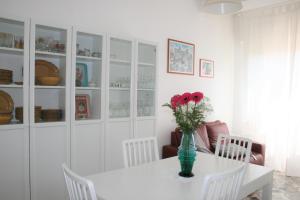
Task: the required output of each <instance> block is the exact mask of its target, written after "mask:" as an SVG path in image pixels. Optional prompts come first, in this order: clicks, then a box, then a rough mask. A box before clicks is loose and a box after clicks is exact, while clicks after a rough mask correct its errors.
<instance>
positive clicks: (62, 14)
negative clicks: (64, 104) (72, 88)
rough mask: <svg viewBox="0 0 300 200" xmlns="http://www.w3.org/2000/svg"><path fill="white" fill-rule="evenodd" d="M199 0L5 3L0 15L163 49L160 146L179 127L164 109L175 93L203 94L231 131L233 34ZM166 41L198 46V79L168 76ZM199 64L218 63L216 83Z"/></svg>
mask: <svg viewBox="0 0 300 200" xmlns="http://www.w3.org/2000/svg"><path fill="white" fill-rule="evenodd" d="M200 4H201V3H200V2H199V0H1V3H0V13H1V14H0V15H2V16H6V15H9V16H21V17H32V18H33V19H38V20H45V22H47V21H50V22H52V21H53V22H63V23H68V24H71V25H79V26H83V27H88V28H94V29H99V30H101V31H104V32H111V33H115V34H121V35H122V34H124V35H128V36H132V37H137V38H141V39H145V40H150V41H154V42H158V43H159V47H160V51H159V77H158V86H159V92H158V104H159V105H158V107H159V109H158V110H159V113H158V125H157V132H158V136H159V143H160V145H163V144H167V143H169V140H170V134H169V133H170V131H171V130H173V129H174V127H175V124H174V120H173V117H172V115H171V112H170V111H169V110H168V109H167V108H162V107H161V106H160V105H162V104H163V103H165V102H167V101H169V99H170V97H171V96H172V95H174V94H175V93H183V92H185V91H191V92H193V91H199V90H200V91H203V92H204V93H205V94H206V95H207V96H208V97H209V98H211V101H212V105H213V107H214V110H215V111H214V113H213V115H212V116H211V117H210V119H221V120H222V121H225V122H227V123H228V124H229V126H231V121H232V110H233V28H232V19H231V17H229V16H226V17H219V16H213V15H208V14H203V13H201V12H200V11H199V6H200ZM167 38H173V39H178V40H183V41H187V42H192V43H194V44H195V45H196V56H195V58H196V60H195V75H194V76H187V75H175V74H168V73H166V67H167V66H166V65H167V64H166V63H167V57H166V56H167V53H166V52H167V48H166V47H167ZM199 58H207V59H212V60H214V61H215V78H214V79H204V78H199V76H198V74H199V67H198V65H199Z"/></svg>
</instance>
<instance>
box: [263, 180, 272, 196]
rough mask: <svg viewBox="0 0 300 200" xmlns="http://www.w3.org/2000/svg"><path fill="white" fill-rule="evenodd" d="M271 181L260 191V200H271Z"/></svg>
mask: <svg viewBox="0 0 300 200" xmlns="http://www.w3.org/2000/svg"><path fill="white" fill-rule="evenodd" d="M272 187H273V181H270V182H269V183H268V184H267V185H265V186H264V187H263V189H262V200H272Z"/></svg>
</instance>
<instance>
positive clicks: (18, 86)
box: [0, 84, 23, 88]
mask: <svg viewBox="0 0 300 200" xmlns="http://www.w3.org/2000/svg"><path fill="white" fill-rule="evenodd" d="M0 88H23V85H16V84H9V85H6V84H0Z"/></svg>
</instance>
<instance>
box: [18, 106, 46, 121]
mask: <svg viewBox="0 0 300 200" xmlns="http://www.w3.org/2000/svg"><path fill="white" fill-rule="evenodd" d="M15 114H16V119H17V120H19V121H20V122H23V107H16V110H15ZM41 116H42V107H41V106H35V107H34V121H35V122H40V121H41Z"/></svg>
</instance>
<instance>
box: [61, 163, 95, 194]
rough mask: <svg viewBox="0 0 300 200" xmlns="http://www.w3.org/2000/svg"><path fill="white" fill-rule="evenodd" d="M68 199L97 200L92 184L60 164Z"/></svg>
mask: <svg viewBox="0 0 300 200" xmlns="http://www.w3.org/2000/svg"><path fill="white" fill-rule="evenodd" d="M62 167H63V171H64V176H65V181H66V185H67V189H68V193H69V197H70V200H97V196H96V192H95V188H94V184H93V182H92V181H90V180H88V179H85V178H83V177H81V176H79V175H77V174H75V173H74V172H72V171H71V170H70V169H69V168H68V167H67V166H66V165H65V164H63V165H62Z"/></svg>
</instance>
